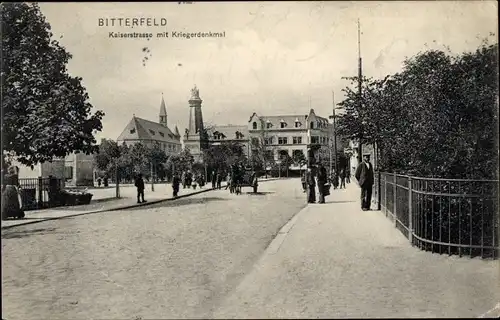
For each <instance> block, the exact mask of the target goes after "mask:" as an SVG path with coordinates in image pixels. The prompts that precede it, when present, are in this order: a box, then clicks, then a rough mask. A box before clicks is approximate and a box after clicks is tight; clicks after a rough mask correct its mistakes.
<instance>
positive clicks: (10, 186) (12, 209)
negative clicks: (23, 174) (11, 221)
mask: <svg viewBox="0 0 500 320" xmlns="http://www.w3.org/2000/svg"><path fill="white" fill-rule="evenodd" d="M18 172H19V170H18V169H17V167H14V166H12V167H10V168H9V169H8V174H6V175H5V177H4V179H3V186H2V220H6V219H8V218H17V219H22V218H24V211H23V210H22V209H21V201H19V187H20V185H19V176H18Z"/></svg>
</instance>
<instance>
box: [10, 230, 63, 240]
mask: <svg viewBox="0 0 500 320" xmlns="http://www.w3.org/2000/svg"><path fill="white" fill-rule="evenodd" d="M55 230H56V228H42V229H32V230H23V231H2V239H21V238H26V237H29V236H39V235H46V234H49V233H51V234H52V233H54V231H55Z"/></svg>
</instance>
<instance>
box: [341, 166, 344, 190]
mask: <svg viewBox="0 0 500 320" xmlns="http://www.w3.org/2000/svg"><path fill="white" fill-rule="evenodd" d="M342 188H344V189H345V169H344V168H342V169H341V170H340V189H342Z"/></svg>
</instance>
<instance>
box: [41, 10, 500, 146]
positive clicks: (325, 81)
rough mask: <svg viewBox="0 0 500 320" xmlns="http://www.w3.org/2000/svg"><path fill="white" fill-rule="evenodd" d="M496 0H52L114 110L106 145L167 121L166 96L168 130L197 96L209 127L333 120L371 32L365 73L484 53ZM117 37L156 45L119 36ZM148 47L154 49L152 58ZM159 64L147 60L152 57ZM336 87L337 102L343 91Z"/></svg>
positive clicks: (69, 45)
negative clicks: (443, 55) (443, 53)
mask: <svg viewBox="0 0 500 320" xmlns="http://www.w3.org/2000/svg"><path fill="white" fill-rule="evenodd" d="M497 6H498V5H497V2H496V1H401V2H397V1H387V2H386V1H366V2H365V1H359V2H358V1H352V2H350V1H346V2H342V1H331V2H329V1H326V2H319V1H318V2H313V1H311V2H309V1H308V2H301V1H297V2H220V3H217V2H208V3H200V2H193V3H191V4H189V3H184V4H179V3H178V2H170V3H161V2H151V3H134V2H129V3H56V2H51V3H40V8H41V10H42V13H43V14H44V15H45V17H46V19H47V21H48V22H49V23H50V25H51V27H52V32H53V34H54V36H53V37H54V39H57V40H58V41H59V42H60V43H61V44H62V45H63V46H64V47H65V48H66V49H67V50H68V51H69V52H70V53H71V54H72V55H73V58H72V59H71V60H70V62H69V64H68V70H69V72H70V73H71V74H72V75H75V76H79V77H82V78H83V84H84V86H85V87H86V89H87V92H88V93H89V96H90V102H91V103H92V105H93V106H94V108H95V110H102V111H104V112H105V114H106V115H105V117H104V118H103V130H102V131H101V132H99V133H97V135H96V138H97V139H98V140H100V138H109V139H116V138H117V137H118V136H119V135H120V133H121V131H122V130H123V129H124V128H125V126H126V125H127V123H128V122H129V121H130V119H131V118H132V116H133V115H134V114H135V115H136V116H137V117H141V118H145V119H148V120H152V121H158V114H159V109H160V102H161V99H162V94H163V97H164V99H165V103H166V105H167V113H168V125H169V127H170V128H171V129H173V128H174V126H175V125H177V126H178V128H179V131H180V132H181V133H183V132H184V128H186V127H187V125H188V120H189V104H188V100H189V97H190V90H191V88H193V86H194V85H196V86H197V88H198V89H199V91H200V97H201V99H202V100H203V104H202V110H203V117H204V122H206V123H209V124H215V125H217V124H218V125H223V124H239V125H244V124H246V123H247V122H248V120H249V118H250V116H251V115H252V114H253V113H254V112H256V113H257V114H259V115H280V114H281V115H290V114H304V115H305V114H307V113H308V112H309V109H310V108H313V109H314V110H315V112H316V114H318V115H320V116H324V117H327V116H328V115H329V114H331V113H332V106H333V103H334V102H333V101H335V102H336V103H338V102H340V101H341V100H342V98H343V94H342V88H344V87H346V86H347V85H349V82H348V81H347V80H343V79H342V77H348V76H355V75H356V74H357V64H358V37H357V36H358V28H357V21H358V19H359V21H360V26H361V38H360V43H361V56H362V58H363V73H364V75H365V76H367V77H374V78H383V77H384V76H385V75H387V74H393V73H396V72H398V71H400V70H401V68H402V63H403V61H404V59H405V58H406V57H411V56H414V55H415V54H417V53H418V52H421V51H424V50H427V49H442V50H444V49H445V47H449V49H450V50H451V52H452V53H460V52H464V51H472V50H475V49H476V48H477V47H478V45H479V44H480V42H481V39H483V38H485V37H487V36H488V35H489V34H490V33H491V32H494V33H495V35H494V39H495V40H494V41H498V40H497V39H498V38H497V35H496V33H497V29H498V20H497V12H498V9H497ZM141 17H143V18H152V19H153V18H154V19H156V20H157V21H159V22H160V21H161V19H162V18H163V19H165V20H166V21H167V25H166V26H146V25H143V26H138V27H134V28H133V29H131V28H130V27H127V26H99V19H100V18H102V19H104V18H108V19H109V18H141ZM164 31H166V32H169V33H171V32H174V31H179V32H209V31H211V32H225V37H222V38H191V39H186V38H172V37H169V38H157V37H156V35H157V33H159V32H164ZM110 32H124V33H128V32H138V33H152V34H153V38H151V39H150V40H146V39H144V38H110V36H109V33H110ZM143 48H148V50H149V53H145V52H143ZM146 55H150V56H149V57H148V60H147V62H146V63H145V65H143V58H144V57H145V56H146ZM332 91H333V92H334V96H332Z"/></svg>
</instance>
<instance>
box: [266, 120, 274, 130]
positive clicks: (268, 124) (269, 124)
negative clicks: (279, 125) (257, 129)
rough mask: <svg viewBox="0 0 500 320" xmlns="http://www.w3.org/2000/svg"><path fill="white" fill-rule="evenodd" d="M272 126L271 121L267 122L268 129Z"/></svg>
mask: <svg viewBox="0 0 500 320" xmlns="http://www.w3.org/2000/svg"><path fill="white" fill-rule="evenodd" d="M272 126H273V124H272V123H271V122H269V121H268V122H267V128H268V129H270V128H271V127H272Z"/></svg>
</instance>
